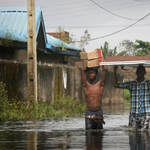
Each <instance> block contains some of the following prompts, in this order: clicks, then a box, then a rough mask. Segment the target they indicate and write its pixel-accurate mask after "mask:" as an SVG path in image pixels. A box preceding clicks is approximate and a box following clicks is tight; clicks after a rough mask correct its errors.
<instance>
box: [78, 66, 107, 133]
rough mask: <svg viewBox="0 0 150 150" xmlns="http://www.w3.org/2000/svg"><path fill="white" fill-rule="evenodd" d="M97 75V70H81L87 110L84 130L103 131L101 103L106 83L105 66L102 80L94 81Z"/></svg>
mask: <svg viewBox="0 0 150 150" xmlns="http://www.w3.org/2000/svg"><path fill="white" fill-rule="evenodd" d="M86 71H88V76H89V80H90V82H88V81H87V80H86ZM97 75H98V68H88V69H86V68H83V69H82V70H81V78H82V84H83V88H84V93H85V96H86V99H87V109H86V112H85V125H86V130H88V129H103V111H102V108H101V101H102V95H103V89H104V85H105V81H106V75H107V66H103V72H102V78H101V80H99V81H98V82H97V81H96V77H97Z"/></svg>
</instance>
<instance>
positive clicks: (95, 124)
mask: <svg viewBox="0 0 150 150" xmlns="http://www.w3.org/2000/svg"><path fill="white" fill-rule="evenodd" d="M85 116H100V117H101V116H103V110H102V109H100V110H98V111H89V110H86V112H85ZM85 128H86V130H89V129H103V120H102V119H94V118H85Z"/></svg>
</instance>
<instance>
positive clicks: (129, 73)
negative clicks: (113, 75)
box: [109, 67, 150, 82]
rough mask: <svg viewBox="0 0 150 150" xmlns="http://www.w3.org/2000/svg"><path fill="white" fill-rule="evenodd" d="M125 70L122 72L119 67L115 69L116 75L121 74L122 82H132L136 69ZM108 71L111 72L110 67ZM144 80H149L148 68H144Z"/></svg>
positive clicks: (135, 76) (149, 71)
mask: <svg viewBox="0 0 150 150" xmlns="http://www.w3.org/2000/svg"><path fill="white" fill-rule="evenodd" d="M124 69H126V70H122V69H121V68H120V67H119V68H118V69H117V74H123V76H124V82H127V81H133V80H135V79H136V78H137V75H136V68H124ZM109 70H110V71H112V67H109ZM145 78H146V79H147V80H150V68H146V75H145Z"/></svg>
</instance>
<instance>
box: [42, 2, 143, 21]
mask: <svg viewBox="0 0 150 150" xmlns="http://www.w3.org/2000/svg"><path fill="white" fill-rule="evenodd" d="M144 5H145V4H144ZM140 6H141V5H140ZM130 7H135V6H130ZM126 8H129V7H126ZM122 9H124V8H122ZM83 11H87V10H82V12H83ZM75 12H76V11H75ZM77 12H81V11H77ZM70 13H72V12H67V13H64V14H70ZM97 13H98V12H95V13H92V14H97ZM92 14H91V13H86V14H82V15H81V14H80V15H75V16H72V15H71V16H67V17H61V18H54V19H50V20H58V19H65V18H72V17H78V16H86V15H92ZM54 15H55V14H54ZM54 15H53V16H54ZM56 15H62V13H59V14H56ZM48 16H50V15H44V17H48ZM45 20H48V19H45ZM130 20H138V19H131V18H130Z"/></svg>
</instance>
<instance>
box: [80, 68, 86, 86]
mask: <svg viewBox="0 0 150 150" xmlns="http://www.w3.org/2000/svg"><path fill="white" fill-rule="evenodd" d="M81 81H82V84H85V82H86V68H82V69H81Z"/></svg>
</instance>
